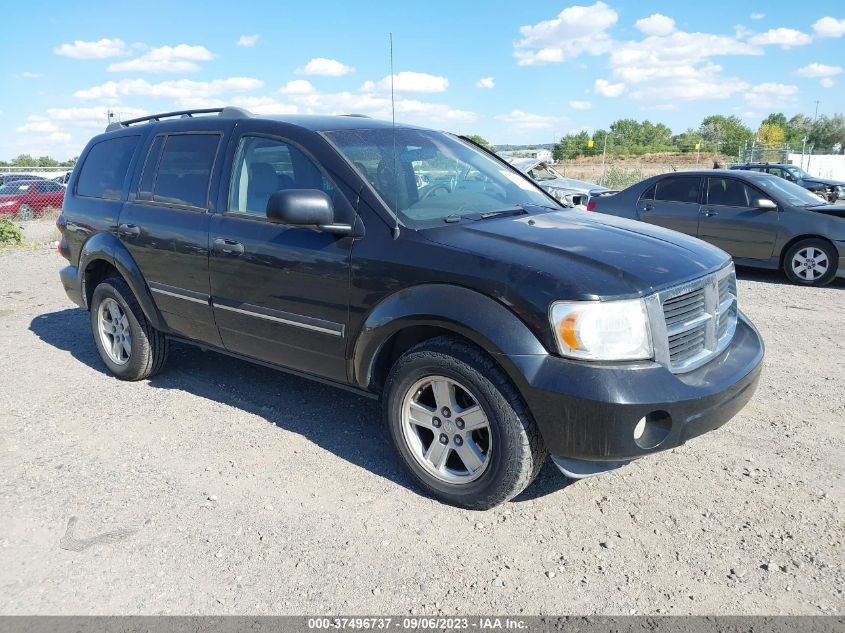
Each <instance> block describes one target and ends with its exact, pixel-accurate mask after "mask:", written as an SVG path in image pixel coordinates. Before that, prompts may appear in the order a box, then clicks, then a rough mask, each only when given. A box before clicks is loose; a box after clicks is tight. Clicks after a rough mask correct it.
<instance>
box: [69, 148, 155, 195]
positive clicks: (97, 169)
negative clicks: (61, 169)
mask: <svg viewBox="0 0 845 633" xmlns="http://www.w3.org/2000/svg"><path fill="white" fill-rule="evenodd" d="M138 138H139V137H137V136H121V137H120V138H112V139H108V140H107V141H100V142H99V143H97V144H96V145H94V147H92V148H91V151H90V152H88V156H86V157H85V163H84V164H83V165H82V171H80V172H79V180H78V181H77V183H76V193H77V194H78V195H80V196H88V197H90V198H105V199H106V200H120V197H121V194H122V193H123V180H124V179H125V178H126V171H127V169H129V162H130V161H131V160H132V154H133V153H134V152H135V146H136V145H138Z"/></svg>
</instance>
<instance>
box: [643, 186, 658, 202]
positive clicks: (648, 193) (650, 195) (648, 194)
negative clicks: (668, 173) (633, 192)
mask: <svg viewBox="0 0 845 633" xmlns="http://www.w3.org/2000/svg"><path fill="white" fill-rule="evenodd" d="M654 187H655V186H654V185H652V186H651V187H649V188H648V189H646V190H645V193H643V195H641V196H640V200H654Z"/></svg>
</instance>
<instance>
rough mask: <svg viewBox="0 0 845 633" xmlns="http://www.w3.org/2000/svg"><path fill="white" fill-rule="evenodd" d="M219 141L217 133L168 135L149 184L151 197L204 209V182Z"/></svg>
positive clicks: (206, 189) (211, 165)
mask: <svg viewBox="0 0 845 633" xmlns="http://www.w3.org/2000/svg"><path fill="white" fill-rule="evenodd" d="M219 143H220V135H219V134H177V135H173V136H168V137H167V141H166V142H165V144H164V151H163V152H162V155H161V160H160V161H159V165H158V173H157V174H156V178H155V185H154V186H153V200H155V201H156V202H165V203H168V204H177V205H180V206H188V207H196V208H198V209H206V208H208V182H209V179H210V178H211V168H212V167H213V166H214V158H215V156H216V155H217V146H218V145H219Z"/></svg>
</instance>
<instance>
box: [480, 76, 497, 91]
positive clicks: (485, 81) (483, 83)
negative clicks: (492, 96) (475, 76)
mask: <svg viewBox="0 0 845 633" xmlns="http://www.w3.org/2000/svg"><path fill="white" fill-rule="evenodd" d="M475 87H476V88H488V89H489V88H495V87H496V81H495V80H494V79H493V78H492V77H482V78H481V79H479V80H478V81H476V82H475Z"/></svg>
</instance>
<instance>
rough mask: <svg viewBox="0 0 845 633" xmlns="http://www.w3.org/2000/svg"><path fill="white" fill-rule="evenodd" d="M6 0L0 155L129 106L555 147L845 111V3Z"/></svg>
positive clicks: (49, 147)
mask: <svg viewBox="0 0 845 633" xmlns="http://www.w3.org/2000/svg"><path fill="white" fill-rule="evenodd" d="M134 7H135V8H134V9H133V8H132V6H131V5H121V4H115V5H111V6H109V5H108V4H106V3H102V2H90V1H86V0H79V1H78V2H75V3H72V4H68V3H67V2H66V1H63V2H38V1H35V2H29V3H10V4H7V5H5V6H4V8H3V11H2V21H3V26H4V29H3V33H4V35H3V39H2V42H0V54H2V58H3V59H4V60H6V63H4V65H3V72H4V73H5V74H6V76H5V77H4V81H3V85H4V89H3V96H2V97H0V159H8V158H11V157H13V156H15V155H17V154H19V153H30V154H34V155H43V154H50V155H52V156H54V157H56V158H68V157H70V156H73V155H76V154H78V153H79V151H80V150H81V149H82V147H83V146H84V144H85V142H86V141H87V140H88V139H89V138H90V137H91V136H92V135H93V134H96V133H98V132H99V131H101V130H102V129H103V128H104V125H105V116H106V115H105V112H106V110H107V109H109V108H110V109H112V110H113V111H115V112H117V113H119V114H120V115H121V116H122V117H123V118H129V117H132V116H138V115H139V114H146V113H151V112H157V111H165V110H173V109H182V108H189V107H214V106H218V105H224V104H234V105H241V106H243V107H246V108H248V109H251V110H253V111H255V112H263V113H280V114H293V113H327V114H332V113H344V112H359V113H366V114H370V115H373V116H379V117H389V113H390V101H389V74H390V73H389V58H388V33H389V32H391V31H392V32H393V34H394V60H395V71H396V77H395V81H394V83H395V87H396V106H397V121H402V122H408V123H415V124H422V125H426V126H430V127H435V128H440V129H447V130H450V131H457V132H462V133H478V134H481V135H482V136H484V137H486V138H487V139H488V140H490V141H492V142H494V143H538V142H551V141H552V140H553V139H555V138H556V137H559V136H560V135H562V134H564V133H567V132H571V131H576V130H580V129H587V130H593V129H597V128H600V127H606V126H607V125H608V124H609V123H610V122H611V121H613V120H615V119H618V118H622V117H633V118H637V119H645V118H648V119H650V120H652V121H662V122H664V123H666V124H667V125H669V126H670V127H671V128H672V129H673V131H674V132H675V133H678V132H682V131H683V130H685V129H686V128H687V127H696V126H697V125H698V124H699V122H700V121H701V119H702V118H703V117H704V116H706V115H708V114H714V113H719V114H736V115H738V116H740V117H742V118H743V119H744V120H746V122H747V123H748V124H749V125H751V126H752V127H755V128H756V126H757V125H758V124H759V122H760V119H761V118H762V117H764V116H765V115H766V114H768V113H769V112H771V111H783V112H785V113H786V114H787V115H788V116H789V115H792V114H794V113H796V112H806V113H809V114H812V113H813V112H814V109H815V107H816V106H815V101H816V100H818V101H819V102H820V103H819V113H824V114H832V113H834V112H842V111H845V107H844V106H845V70H843V66H845V8H843V5H842V4H841V3H840V2H833V1H830V2H828V1H817V2H804V3H800V4H799V3H795V2H780V1H773V0H769V1H768V2H753V1H752V2H742V3H738V2H735V1H734V2H722V1H716V2H713V1H710V2H702V3H692V2H668V1H667V2H632V1H629V0H623V1H615V0H607V2H589V1H584V0H582V1H581V2H579V3H573V2H553V1H540V0H537V1H535V2H530V3H528V2H512V1H500V0H492V1H491V0H486V1H485V2H481V3H479V2H464V1H456V0H451V1H444V2H438V1H436V0H429V1H428V2H426V3H409V2H400V1H398V0H393V1H391V2H383V1H377V0H374V1H368V2H331V1H323V2H319V3H317V2H310V3H303V2H299V1H298V2H262V1H255V2H250V1H248V0H243V1H242V2H238V3H232V2H226V3H218V2H213V1H206V2H178V3H177V2H173V1H172V0H171V1H170V2H159V1H148V2H144V3H142V4H141V5H134Z"/></svg>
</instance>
